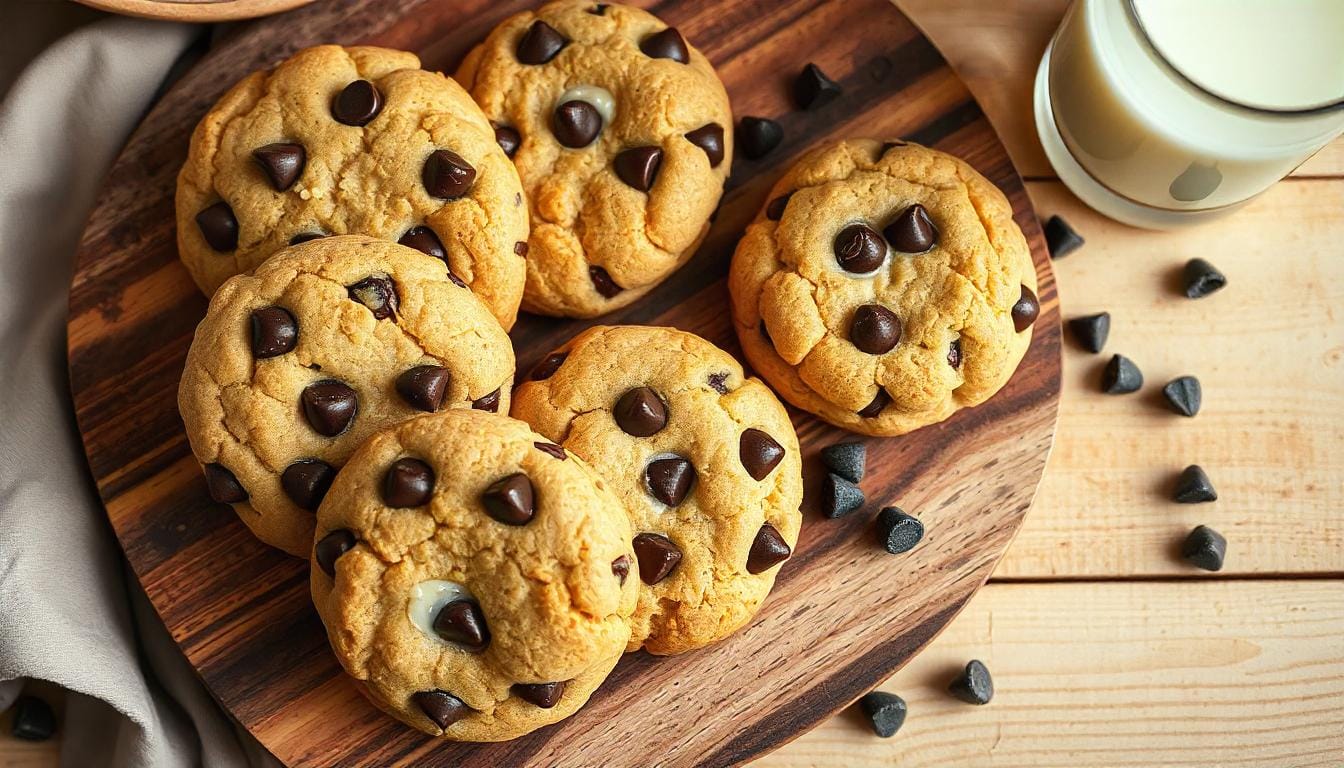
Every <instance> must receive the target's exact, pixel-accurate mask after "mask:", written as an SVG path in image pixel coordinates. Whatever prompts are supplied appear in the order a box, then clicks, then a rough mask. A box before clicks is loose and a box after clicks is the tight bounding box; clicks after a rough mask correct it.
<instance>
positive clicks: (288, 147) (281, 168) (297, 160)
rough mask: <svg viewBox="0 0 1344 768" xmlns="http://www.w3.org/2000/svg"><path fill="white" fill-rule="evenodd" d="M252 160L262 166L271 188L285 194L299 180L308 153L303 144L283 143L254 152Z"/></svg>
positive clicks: (270, 145)
mask: <svg viewBox="0 0 1344 768" xmlns="http://www.w3.org/2000/svg"><path fill="white" fill-rule="evenodd" d="M252 159H253V160H255V161H256V163H257V165H259V166H261V170H262V171H264V172H265V173H266V178H268V179H270V180H271V187H272V188H273V189H275V191H276V192H284V191H285V190H286V189H289V188H290V187H292V186H293V185H294V182H296V181H298V180H299V175H300V174H302V173H303V166H304V164H305V163H306V162H307V160H308V153H307V152H305V151H304V149H303V145H302V144H289V143H285V142H281V143H276V144H267V145H266V146H264V147H260V148H258V149H254V150H252Z"/></svg>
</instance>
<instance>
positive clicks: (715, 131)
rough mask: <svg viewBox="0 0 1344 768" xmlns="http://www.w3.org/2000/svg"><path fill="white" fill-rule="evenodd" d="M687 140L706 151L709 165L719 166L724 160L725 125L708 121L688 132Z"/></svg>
mask: <svg viewBox="0 0 1344 768" xmlns="http://www.w3.org/2000/svg"><path fill="white" fill-rule="evenodd" d="M686 140H687V141H689V142H691V143H692V144H694V145H695V146H697V147H699V148H701V149H703V150H704V151H705V156H706V157H708V158H709V167H710V168H718V167H719V163H722V162H723V126H722V125H719V124H718V123H706V124H705V125H702V126H700V127H699V128H696V129H695V130H694V131H691V132H690V133H688V134H686Z"/></svg>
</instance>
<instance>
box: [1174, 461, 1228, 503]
mask: <svg viewBox="0 0 1344 768" xmlns="http://www.w3.org/2000/svg"><path fill="white" fill-rule="evenodd" d="M1171 499H1172V501H1175V502H1177V503H1180V504H1199V503H1201V502H1205V501H1217V500H1218V492H1217V491H1215V490H1214V489H1213V481H1212V480H1210V479H1209V475H1208V473H1207V472H1205V471H1204V468H1203V467H1201V466H1199V465H1198V464H1191V465H1190V466H1188V467H1186V468H1185V469H1183V470H1181V475H1180V477H1177V478H1176V487H1175V488H1174V489H1173V490H1172V493H1171Z"/></svg>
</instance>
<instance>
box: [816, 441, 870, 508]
mask: <svg viewBox="0 0 1344 768" xmlns="http://www.w3.org/2000/svg"><path fill="white" fill-rule="evenodd" d="M821 463H822V464H825V465H826V468H827V469H829V470H831V471H832V472H834V473H835V474H837V475H839V476H841V477H843V478H844V479H846V480H848V481H850V482H851V483H857V482H859V481H860V480H862V479H863V474H864V472H866V471H867V468H868V446H866V445H864V444H863V443H860V442H846V443H836V444H834V445H828V446H826V447H825V448H822V449H821ZM860 503H862V502H860Z"/></svg>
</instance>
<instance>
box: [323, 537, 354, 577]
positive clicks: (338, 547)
mask: <svg viewBox="0 0 1344 768" xmlns="http://www.w3.org/2000/svg"><path fill="white" fill-rule="evenodd" d="M354 548H355V534H353V533H351V532H350V531H347V530H345V529H344V528H342V529H340V530H336V531H332V532H331V533H328V534H327V535H326V536H323V537H322V538H321V539H318V541H317V546H315V547H313V557H314V559H315V560H317V567H318V568H321V569H322V572H323V573H325V574H327V575H328V576H331V577H333V578H334V577H335V576H336V560H337V558H339V557H340V556H341V555H344V554H345V553H346V552H349V551H350V550H352V549H354Z"/></svg>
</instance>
